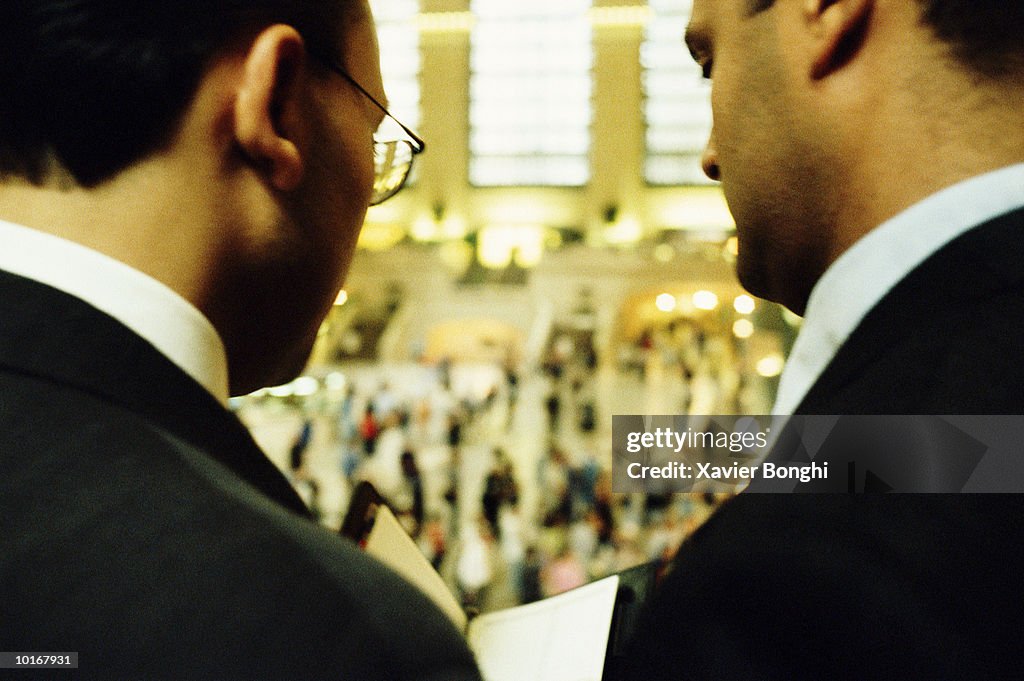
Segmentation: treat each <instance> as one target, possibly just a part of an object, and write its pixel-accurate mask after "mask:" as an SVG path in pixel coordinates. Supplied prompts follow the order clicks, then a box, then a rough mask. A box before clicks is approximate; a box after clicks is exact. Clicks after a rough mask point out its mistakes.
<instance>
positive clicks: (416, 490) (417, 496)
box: [399, 449, 424, 539]
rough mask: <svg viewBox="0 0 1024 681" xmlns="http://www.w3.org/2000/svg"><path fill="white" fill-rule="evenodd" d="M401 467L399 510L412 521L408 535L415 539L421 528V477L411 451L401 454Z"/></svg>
mask: <svg viewBox="0 0 1024 681" xmlns="http://www.w3.org/2000/svg"><path fill="white" fill-rule="evenodd" d="M401 467H402V479H403V481H404V485H403V489H402V491H401V492H400V493H399V498H400V499H401V500H402V503H401V507H402V508H401V510H402V512H403V513H404V514H407V515H408V516H409V517H410V519H411V521H412V531H411V532H410V533H409V534H410V535H411V536H412V537H413V538H414V539H415V538H416V537H418V536H419V533H420V530H421V529H422V528H423V515H424V510H423V476H422V475H421V474H420V469H419V466H418V465H416V455H415V454H413V452H412V450H409V449H406V450H405V451H403V452H402V458H401Z"/></svg>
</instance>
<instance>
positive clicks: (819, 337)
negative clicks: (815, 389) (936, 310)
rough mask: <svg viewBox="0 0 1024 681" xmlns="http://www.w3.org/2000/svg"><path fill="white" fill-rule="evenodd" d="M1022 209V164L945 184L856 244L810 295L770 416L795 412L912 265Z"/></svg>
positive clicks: (833, 265)
mask: <svg viewBox="0 0 1024 681" xmlns="http://www.w3.org/2000/svg"><path fill="white" fill-rule="evenodd" d="M1021 206H1024V163H1019V164H1016V165H1012V166H1008V167H1006V168H1002V169H1000V170H996V171H993V172H990V173H986V174H984V175H979V176H977V177H974V178H971V179H969V180H965V181H963V182H960V183H958V184H955V185H953V186H951V187H947V188H946V189H943V190H942V191H940V192H938V193H936V194H933V195H931V196H929V197H928V198H926V199H924V200H922V201H920V202H919V203H916V204H914V205H913V206H911V207H910V208H908V209H907V210H905V211H903V212H902V213H900V214H899V215H897V216H895V217H893V218H891V219H890V220H887V221H886V222H884V223H882V224H881V225H879V226H878V227H876V228H875V229H873V230H872V231H870V232H868V233H867V234H866V235H865V236H864V237H862V238H861V239H860V240H859V241H857V242H856V243H855V244H854V245H853V246H851V247H850V248H849V249H848V250H847V251H846V252H845V253H843V254H842V255H841V256H839V258H838V259H837V260H836V261H835V262H834V263H832V265H831V266H830V267H829V268H828V269H827V270H826V271H825V274H823V275H822V277H821V279H819V280H818V283H817V284H815V286H814V288H813V289H812V290H811V295H810V298H809V299H808V301H807V310H806V314H805V317H804V324H803V328H802V329H801V330H800V335H799V336H797V339H796V342H795V343H794V344H793V349H792V351H791V352H790V355H789V359H788V360H787V362H786V368H785V370H784V371H783V373H782V378H781V380H780V381H779V392H778V395H777V396H776V400H775V406H774V408H773V409H772V413H774V414H782V415H786V414H792V413H793V410H794V409H796V408H797V407H798V406H799V404H800V402H801V401H802V400H803V398H804V396H805V395H807V391H808V390H810V388H811V386H812V385H814V382H815V381H816V380H817V379H818V376H820V375H821V372H822V371H824V369H825V367H826V366H827V365H828V363H829V362H830V361H831V360H832V358H833V357H834V356H835V354H836V352H837V351H838V350H839V347H840V346H841V345H842V344H843V343H844V342H845V341H846V339H847V337H849V335H850V334H851V333H852V332H853V330H854V329H855V328H856V327H857V325H858V324H860V321H861V320H862V319H863V318H864V316H865V315H867V313H868V312H869V311H870V310H871V309H872V308H873V307H874V306H875V305H876V304H878V302H879V301H880V300H881V299H882V298H883V297H884V296H885V294H886V293H888V292H889V290H890V289H892V287H893V286H895V285H896V284H897V283H899V281H900V280H902V279H903V278H904V277H906V276H907V275H908V274H909V273H910V272H911V271H912V270H913V269H914V268H916V267H917V266H918V265H920V264H921V263H922V262H924V261H925V260H926V259H927V258H928V257H929V256H930V255H932V254H933V253H935V252H936V251H938V250H939V249H940V248H942V247H943V246H945V245H946V244H947V243H949V242H950V241H952V240H953V239H955V238H956V237H958V236H960V235H961V234H963V233H965V232H967V231H968V230H970V229H971V228H972V227H976V226H978V225H980V224H982V223H984V222H987V221H989V220H991V219H993V218H996V217H998V216H1000V215H1003V214H1005V213H1008V212H1010V211H1012V210H1014V209H1017V208H1020V207H1021Z"/></svg>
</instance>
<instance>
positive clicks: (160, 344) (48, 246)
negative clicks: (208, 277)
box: [0, 220, 228, 404]
mask: <svg viewBox="0 0 1024 681" xmlns="http://www.w3.org/2000/svg"><path fill="white" fill-rule="evenodd" d="M0 269H3V270H6V271H8V272H11V273H12V274H17V275H19V276H22V277H25V278H27V279H32V280H34V281H38V282H40V283H43V284H47V285H49V286H52V287H53V288H56V289H59V290H61V291H64V292H65V293H69V294H71V295H73V296H75V297H77V298H80V299H81V300H84V301H85V302H87V303H89V304H90V305H92V306H93V307H95V308H97V309H99V310H102V311H103V312H105V313H107V314H108V315H110V316H111V317H113V318H115V319H117V320H118V321H119V322H121V323H122V324H124V325H125V326H127V327H128V328H129V329H131V330H132V331H134V332H135V333H136V334H138V335H139V336H141V337H142V338H144V339H146V340H147V341H149V343H150V344H152V345H153V346H154V347H155V348H156V349H157V350H158V351H160V352H161V353H162V354H163V355H165V356H166V357H167V358H168V359H170V360H171V361H172V362H174V363H175V364H176V365H178V366H179V367H180V368H181V369H182V371H184V372H185V373H187V374H188V375H189V376H191V377H192V378H194V379H195V380H196V381H197V382H198V383H199V384H200V385H202V386H203V387H204V388H206V390H208V391H209V392H210V393H211V394H212V395H213V396H214V397H215V398H217V400H218V401H220V402H221V404H227V399H228V369H227V353H226V351H225V349H224V344H223V342H222V341H221V338H220V336H219V335H218V334H217V331H216V329H214V328H213V325H212V324H211V323H210V321H209V320H208V319H207V318H206V317H205V316H204V315H203V313H202V312H200V311H199V310H198V309H196V308H195V307H194V306H193V305H192V304H191V303H189V302H188V301H187V300H185V299H184V298H182V297H181V296H179V295H178V294H177V293H175V292H174V291H172V290H171V289H170V288H168V287H167V286H165V285H164V284H162V283H160V282H159V281H157V280H156V279H153V278H152V277H150V276H148V275H146V274H143V273H142V272H140V271H138V270H136V269H134V268H132V267H129V266H128V265H126V264H125V263H123V262H120V261H119V260H115V259H113V258H110V257H108V256H106V255H104V254H102V253H99V252H97V251H94V250H92V249H89V248H86V247H85V246H82V245H81V244H78V243H75V242H73V241H68V240H66V239H61V238H59V237H56V236H53V235H51V234H46V233H44V232H40V231H38V230H35V229H30V228H28V227H22V226H21V225H16V224H13V223H10V222H5V221H3V220H0Z"/></svg>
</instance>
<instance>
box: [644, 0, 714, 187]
mask: <svg viewBox="0 0 1024 681" xmlns="http://www.w3.org/2000/svg"><path fill="white" fill-rule="evenodd" d="M692 4H693V3H692V0H648V6H649V7H650V9H651V16H650V20H649V22H648V24H647V30H646V34H645V36H644V43H643V46H642V47H641V52H640V62H641V64H642V66H643V88H644V121H645V123H646V126H647V132H646V135H645V144H646V150H647V156H646V159H645V160H644V179H645V180H646V181H647V182H648V183H649V184H652V185H677V184H708V183H709V182H710V180H708V178H707V177H705V175H704V173H703V172H702V171H701V168H700V157H701V154H702V153H703V151H704V145H705V143H706V142H707V138H708V134H709V133H710V131H711V102H710V95H711V87H710V84H709V83H708V82H707V81H705V80H703V79H702V78H701V73H700V68H699V67H698V66H697V65H696V64H694V62H693V60H692V59H691V58H690V54H689V52H688V51H687V49H686V46H685V45H684V44H683V33H684V31H685V29H686V23H687V22H688V21H689V19H690V10H691V7H692Z"/></svg>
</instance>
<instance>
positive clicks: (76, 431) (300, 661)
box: [0, 0, 479, 681]
mask: <svg viewBox="0 0 1024 681" xmlns="http://www.w3.org/2000/svg"><path fill="white" fill-rule="evenodd" d="M0 86H2V89H3V91H4V93H5V95H4V96H3V97H2V98H0V320H2V321H0V602H2V603H3V606H2V608H0V611H2V614H0V651H12V652H14V651H20V652H24V653H29V652H32V653H38V652H44V651H48V652H53V653H67V652H72V651H73V652H77V653H78V658H77V661H78V670H77V672H75V675H74V677H75V678H90V679H92V678H95V679H153V678H169V679H176V678H189V679H322V678H340V679H352V680H363V679H380V680H381V681H384V680H387V681H393V680H398V679H423V680H438V681H440V680H442V679H443V680H445V681H450V680H458V679H478V678H479V677H478V673H477V671H476V668H475V665H474V662H473V659H472V656H471V655H470V653H469V651H468V650H467V648H466V646H465V644H464V642H463V640H462V638H461V636H460V634H459V632H457V631H455V629H454V628H453V626H452V625H451V624H450V623H449V622H448V621H447V619H445V617H444V616H443V615H442V614H441V613H440V612H439V611H438V610H437V609H436V608H435V607H434V606H432V605H431V604H430V603H429V602H428V601H427V600H426V598H425V597H424V596H423V595H422V594H421V593H420V592H418V591H417V590H415V589H414V588H413V587H411V586H409V585H408V584H407V583H405V582H403V581H402V580H401V579H399V578H398V577H397V576H396V575H394V574H393V573H392V572H390V571H388V570H386V569H385V568H383V567H382V566H381V565H380V564H378V563H376V562H375V561H373V560H372V559H370V558H368V557H367V556H366V555H365V554H363V553H361V552H360V551H359V550H358V549H357V548H356V547H355V546H354V545H351V544H349V543H348V542H346V541H344V540H342V539H340V538H338V537H336V536H335V535H333V534H332V533H330V532H328V531H326V530H324V529H322V528H320V527H318V526H317V525H316V524H315V523H314V522H313V521H312V520H311V519H310V516H309V513H308V511H307V510H306V508H305V507H304V506H303V504H302V502H301V501H300V500H299V498H298V496H296V494H295V492H294V491H293V490H292V489H291V488H290V486H289V485H288V483H287V481H286V480H285V479H284V478H283V477H282V476H281V475H280V474H279V472H278V471H277V470H276V469H275V468H274V467H273V466H272V465H271V463H270V462H269V461H268V460H267V459H266V457H265V456H264V455H263V453H262V452H261V451H260V450H259V448H258V447H257V446H256V444H255V443H254V441H253V440H252V438H251V437H250V435H249V434H248V432H247V431H246V429H245V428H244V427H243V426H242V424H241V423H240V422H239V421H238V420H237V419H236V418H235V416H233V415H232V414H231V413H230V412H229V411H228V410H227V408H226V404H227V400H228V396H229V395H233V394H242V393H246V392H249V391H252V390H255V389H257V388H260V387H263V386H266V385H273V384H279V383H282V382H285V381H288V380H290V379H291V378H293V377H294V376H295V375H296V374H297V372H299V371H300V370H301V368H302V367H303V365H304V363H305V361H306V358H307V356H308V354H309V351H310V348H311V347H312V344H313V341H314V339H315V338H316V334H317V329H318V327H319V326H320V323H321V321H322V319H323V317H324V316H325V314H326V313H327V312H328V311H329V309H330V307H331V304H332V302H333V300H334V299H335V296H336V295H337V293H338V290H339V288H340V287H341V285H342V282H343V281H344V278H345V274H346V271H347V268H348V265H349V261H350V259H351V257H352V254H353V251H354V248H355V244H356V240H357V237H358V234H359V230H360V227H361V224H362V222H363V219H364V215H365V212H366V209H367V206H368V205H370V204H372V203H379V202H381V201H384V200H386V199H387V198H389V197H391V196H393V195H394V194H395V193H396V192H397V191H398V190H399V189H401V187H402V185H403V183H404V182H405V179H406V177H407V176H408V173H409V170H410V167H411V164H412V159H413V156H414V155H415V154H417V153H419V152H420V151H422V149H423V142H422V141H421V140H420V139H419V138H418V137H417V136H416V135H415V134H413V133H412V131H409V130H407V129H405V131H406V133H407V134H408V139H404V140H398V141H392V140H377V139H376V138H375V135H374V133H375V130H376V129H377V127H378V125H379V124H380V123H381V121H382V120H383V119H384V118H385V116H388V114H387V111H386V109H385V107H384V105H383V104H382V102H384V101H385V99H384V92H383V87H382V83H381V75H380V68H379V59H378V53H377V43H376V38H375V35H374V27H373V20H372V17H371V15H370V10H369V7H368V5H367V2H366V0H204V1H203V2H199V1H198V0H176V1H175V2H165V1H163V0H162V1H160V2H156V1H154V0H133V1H132V2H127V1H125V0H79V1H77V2H65V1H57V0H12V1H11V2H3V3H0ZM58 659H66V658H58ZM8 663H11V660H8V659H7V658H3V659H0V664H8ZM44 674H47V675H48V676H47V678H57V676H55V675H58V676H59V674H60V673H59V672H56V671H52V670H51V671H49V672H44Z"/></svg>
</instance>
